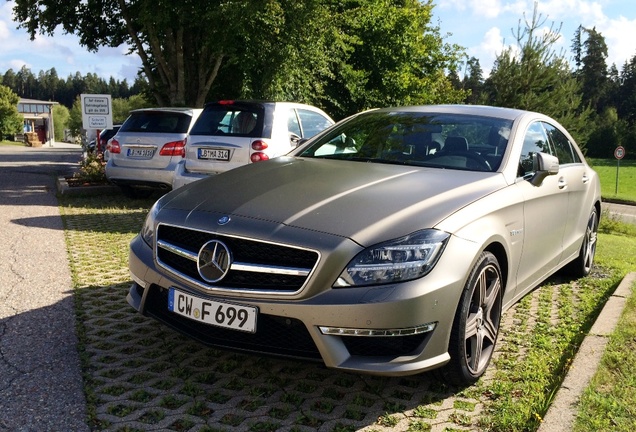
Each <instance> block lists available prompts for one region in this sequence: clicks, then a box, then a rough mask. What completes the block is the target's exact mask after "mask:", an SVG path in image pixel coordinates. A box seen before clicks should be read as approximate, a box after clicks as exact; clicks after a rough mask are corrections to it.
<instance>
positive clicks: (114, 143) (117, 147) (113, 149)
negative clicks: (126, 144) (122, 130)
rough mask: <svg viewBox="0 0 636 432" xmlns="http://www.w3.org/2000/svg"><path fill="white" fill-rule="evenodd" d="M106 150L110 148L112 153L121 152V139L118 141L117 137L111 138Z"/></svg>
mask: <svg viewBox="0 0 636 432" xmlns="http://www.w3.org/2000/svg"><path fill="white" fill-rule="evenodd" d="M106 150H108V151H109V152H110V153H112V154H119V153H121V146H120V145H119V141H117V140H116V139H112V140H110V142H109V143H108V145H107V146H106Z"/></svg>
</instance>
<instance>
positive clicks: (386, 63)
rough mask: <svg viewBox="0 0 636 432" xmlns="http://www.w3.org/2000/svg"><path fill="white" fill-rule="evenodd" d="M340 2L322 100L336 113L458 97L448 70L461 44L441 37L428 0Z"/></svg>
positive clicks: (453, 67) (453, 66)
mask: <svg viewBox="0 0 636 432" xmlns="http://www.w3.org/2000/svg"><path fill="white" fill-rule="evenodd" d="M346 5H347V7H344V6H342V5H341V6H339V7H340V9H337V8H336V9H335V10H333V12H332V13H331V16H333V17H335V18H334V19H335V22H334V25H332V26H331V27H330V28H332V29H333V30H332V32H331V33H329V34H328V39H327V42H328V44H329V45H333V46H339V47H340V51H339V52H338V53H337V54H338V55H337V56H335V58H334V60H335V61H334V63H333V65H332V67H331V71H332V73H331V74H328V76H327V79H326V82H325V84H324V88H325V90H326V91H325V99H324V102H323V105H324V106H325V108H326V109H327V111H328V112H330V113H332V114H333V115H334V116H335V117H343V116H346V115H350V114H353V113H355V112H358V111H361V110H363V109H368V108H373V107H379V106H390V105H409V104H413V105H415V104H430V103H443V102H447V103H450V102H460V101H462V100H463V98H464V96H465V92H463V91H461V90H457V89H455V88H454V87H453V84H452V82H451V80H450V79H449V78H448V77H447V74H446V71H447V70H456V69H457V64H458V62H459V59H460V58H461V55H462V54H463V53H462V51H461V49H460V48H459V47H458V46H456V45H450V44H447V43H445V42H444V40H443V38H442V36H441V35H440V33H439V28H438V27H436V26H432V25H431V24H430V21H431V18H432V8H433V3H432V0H426V1H419V0H402V1H399V0H395V1H385V0H357V1H356V0H351V1H349V2H346Z"/></svg>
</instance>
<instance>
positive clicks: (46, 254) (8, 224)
mask: <svg viewBox="0 0 636 432" xmlns="http://www.w3.org/2000/svg"><path fill="white" fill-rule="evenodd" d="M68 147H69V146H68V145H57V146H54V147H52V148H51V147H48V148H47V147H42V148H31V147H13V146H0V226H2V229H1V230H0V245H2V247H0V430H2V431H88V430H89V428H88V426H87V424H86V402H85V398H84V394H83V383H82V376H81V372H80V363H79V357H78V350H77V337H76V334H75V311H74V307H73V294H72V284H71V274H70V270H69V266H68V260H67V256H66V245H65V242H64V229H63V225H62V219H61V217H60V213H59V207H58V202H57V198H56V187H55V179H56V176H57V175H63V174H65V173H68V172H72V171H75V170H76V169H77V166H78V162H79V160H80V158H81V149H80V148H79V147H78V146H73V147H71V148H68Z"/></svg>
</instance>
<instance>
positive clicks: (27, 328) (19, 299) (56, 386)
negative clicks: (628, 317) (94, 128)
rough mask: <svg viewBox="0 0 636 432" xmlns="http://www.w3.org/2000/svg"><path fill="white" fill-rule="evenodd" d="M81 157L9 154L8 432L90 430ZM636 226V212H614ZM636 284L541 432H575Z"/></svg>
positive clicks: (74, 149)
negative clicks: (80, 245) (76, 246)
mask: <svg viewBox="0 0 636 432" xmlns="http://www.w3.org/2000/svg"><path fill="white" fill-rule="evenodd" d="M80 159H81V148H80V147H79V146H76V145H72V144H64V143H55V144H54V145H53V146H51V147H42V148H31V147H14V146H0V223H1V224H2V227H3V229H2V230H0V244H1V245H2V246H3V247H2V248H0V413H1V414H0V431H88V430H90V429H89V427H88V426H87V424H86V414H87V413H86V401H85V397H84V394H83V382H82V375H81V371H80V362H79V356H78V350H77V336H76V334H75V312H74V308H73V294H72V282H71V274H70V270H69V266H68V260H67V256H66V245H65V241H64V228H63V224H62V219H61V216H60V213H59V207H58V202H57V198H56V194H57V192H58V190H57V189H58V186H57V185H56V179H57V178H58V177H60V176H63V175H65V174H68V173H71V172H73V171H75V170H76V169H77V167H78V163H79V161H80ZM604 208H606V209H607V210H608V211H610V212H612V214H613V215H615V217H618V218H621V219H623V220H625V221H628V222H629V221H632V218H633V220H634V221H636V208H634V207H630V206H621V205H616V204H606V203H604ZM634 283H636V273H632V274H630V275H628V276H627V277H626V278H625V279H624V280H623V282H622V283H621V285H620V286H619V288H618V289H617V291H616V292H615V293H614V295H613V296H612V298H611V299H610V301H609V302H608V303H607V305H606V306H605V308H604V309H603V311H602V313H601V315H600V316H599V319H598V320H597V323H596V324H595V326H594V327H593V328H592V330H591V331H590V333H589V335H588V336H587V337H586V338H585V341H584V342H583V345H582V347H581V349H580V350H579V353H578V354H577V356H576V358H575V360H574V362H573V364H572V367H571V369H570V372H569V373H568V375H567V377H566V379H565V381H564V383H563V385H562V387H561V389H560V390H559V391H558V392H557V395H556V399H555V401H554V403H553V404H552V406H551V408H550V410H549V411H548V413H547V415H546V417H545V419H544V420H543V424H542V426H541V428H540V432H544V431H550V432H552V431H569V430H571V427H572V424H573V421H574V418H575V416H576V409H577V402H578V399H579V397H580V395H581V393H582V391H583V390H584V389H585V387H586V386H587V383H589V380H590V379H591V377H592V375H593V373H594V371H595V370H596V368H597V366H598V363H599V361H600V357H601V355H602V352H603V349H604V347H605V344H606V343H607V338H608V336H609V335H610V334H611V333H612V331H613V329H614V327H615V326H616V323H617V322H618V318H619V317H620V314H621V313H622V310H623V307H624V305H625V302H626V300H627V297H628V296H629V294H630V288H631V286H632V285H633V284H634Z"/></svg>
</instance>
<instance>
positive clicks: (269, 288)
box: [156, 224, 319, 294]
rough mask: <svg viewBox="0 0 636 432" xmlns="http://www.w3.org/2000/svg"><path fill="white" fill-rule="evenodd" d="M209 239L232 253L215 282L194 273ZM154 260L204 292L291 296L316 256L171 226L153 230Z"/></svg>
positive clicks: (311, 253)
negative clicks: (230, 262)
mask: <svg viewBox="0 0 636 432" xmlns="http://www.w3.org/2000/svg"><path fill="white" fill-rule="evenodd" d="M210 240H220V241H222V242H223V243H225V244H226V245H227V247H228V248H229V249H230V250H231V251H232V256H233V262H234V263H235V265H234V266H233V267H231V268H230V271H229V272H228V274H227V275H226V276H225V277H224V278H223V279H222V280H221V281H219V282H218V283H214V284H211V283H209V282H206V281H205V280H204V279H203V278H202V277H201V276H200V275H199V272H198V270H197V262H196V261H197V256H198V253H199V250H200V249H201V247H202V246H203V245H204V244H205V243H207V242H208V241H210ZM156 253H157V261H158V262H159V264H160V265H161V266H162V267H164V268H165V269H167V270H168V271H170V272H172V273H174V274H177V275H179V276H181V277H185V278H187V279H189V280H191V281H192V282H194V283H195V284H196V285H198V286H201V287H203V288H206V289H227V290H243V291H250V292H273V293H281V294H291V293H295V292H298V291H299V290H301V289H302V287H303V286H304V284H305V283H306V281H307V278H308V276H309V275H310V273H311V271H312V270H313V268H314V267H315V266H316V263H317V262H318V258H319V254H318V253H317V252H315V251H310V250H306V249H300V248H297V247H291V246H286V245H280V244H273V243H267V242H262V241H258V240H252V239H245V238H240V237H233V236H227V235H219V234H214V233H210V232H205V231H197V230H192V229H188V228H183V227H177V226H173V225H165V224H160V225H159V227H158V229H157V249H156Z"/></svg>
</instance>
